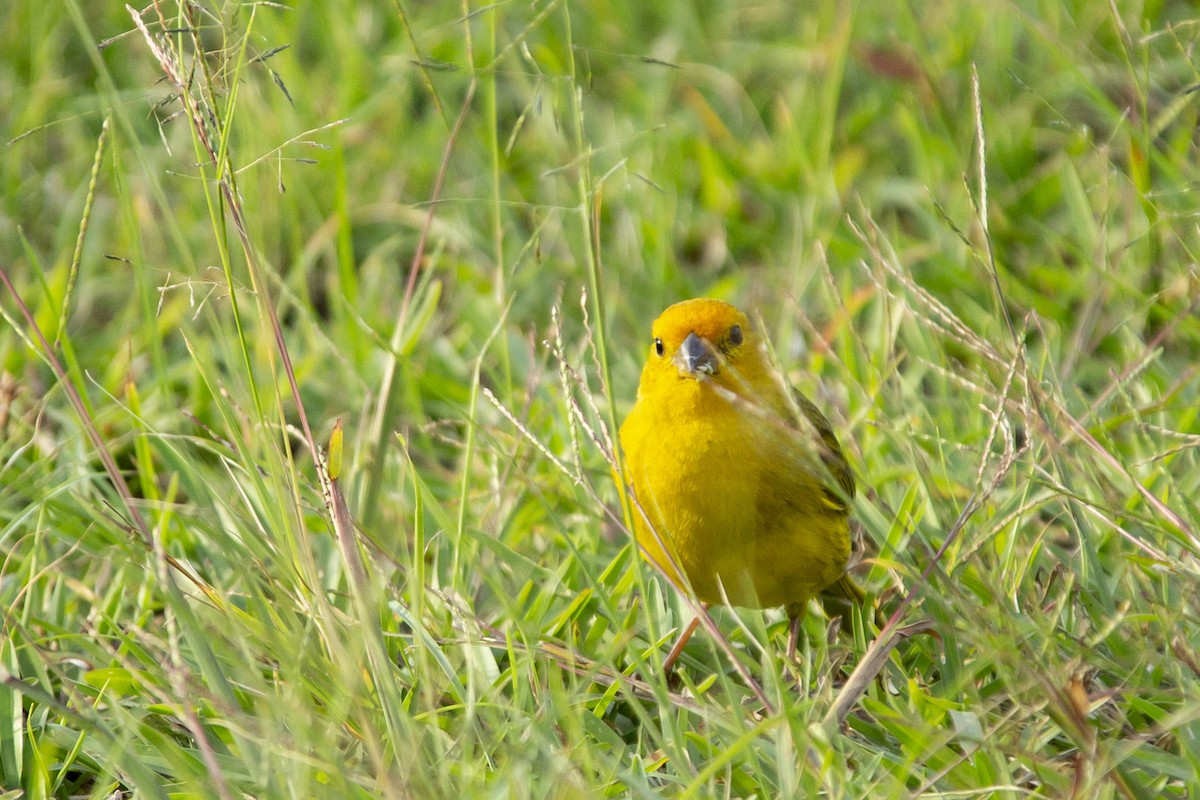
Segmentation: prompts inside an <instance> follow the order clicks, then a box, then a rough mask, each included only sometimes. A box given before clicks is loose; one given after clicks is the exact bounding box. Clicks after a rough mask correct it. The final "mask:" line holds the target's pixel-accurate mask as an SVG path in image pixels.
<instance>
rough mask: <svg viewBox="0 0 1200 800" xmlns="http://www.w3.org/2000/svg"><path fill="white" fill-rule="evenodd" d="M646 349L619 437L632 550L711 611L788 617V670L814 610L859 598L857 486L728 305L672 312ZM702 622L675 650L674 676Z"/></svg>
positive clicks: (701, 304) (702, 302) (699, 302)
mask: <svg viewBox="0 0 1200 800" xmlns="http://www.w3.org/2000/svg"><path fill="white" fill-rule="evenodd" d="M651 337H652V344H651V345H650V351H649V354H648V356H647V360H646V365H645V368H644V369H643V370H642V377H641V382H640V383H639V385H638V394H637V402H636V403H635V404H634V406H633V409H632V410H631V411H630V412H629V416H628V418H626V420H625V422H624V424H623V425H622V426H621V447H622V448H623V449H624V451H625V459H626V469H627V475H628V478H629V482H630V483H631V484H632V486H633V491H634V496H635V497H636V499H637V501H638V505H639V506H640V509H641V512H639V511H638V510H637V509H635V510H634V525H635V531H636V535H637V540H638V543H639V544H640V545H641V547H642V549H643V551H644V553H645V555H646V557H647V558H649V559H650V560H651V561H653V562H654V563H655V564H656V565H657V566H658V567H659V568H660V569H661V570H662V571H663V572H664V573H665V574H666V575H667V577H668V578H670V579H671V580H672V582H674V583H675V584H676V585H677V586H680V587H688V586H690V588H691V590H692V591H693V592H694V593H695V596H696V598H697V599H698V600H700V601H701V602H702V603H704V604H705V605H709V604H713V603H723V602H729V603H732V604H733V605H738V606H744V607H749V608H770V607H775V606H783V607H784V608H785V610H786V612H787V615H788V617H789V620H790V630H789V637H788V656H789V657H792V656H794V654H795V646H796V638H797V634H798V631H799V624H800V621H801V619H802V618H803V615H804V611H805V608H806V606H807V605H808V601H809V600H810V599H812V598H813V597H814V596H816V595H818V594H820V593H826V594H829V595H834V596H837V597H840V598H843V599H846V600H855V601H857V600H861V599H862V597H863V593H862V590H861V589H859V588H858V586H856V585H855V584H854V582H853V581H852V580H851V579H850V577H849V576H848V575H846V564H847V561H848V560H849V558H850V527H849V513H850V508H849V504H850V501H851V500H852V499H853V497H854V477H853V475H852V473H851V471H850V467H849V465H848V464H847V463H846V459H845V456H844V455H843V454H842V449H841V446H840V445H839V444H838V440H837V438H836V437H835V436H834V434H833V429H832V428H831V427H830V425H829V422H828V420H826V419H825V417H824V416H823V415H822V414H821V412H820V411H818V410H817V408H816V406H814V405H813V404H812V403H811V402H810V401H809V400H808V399H807V398H805V397H803V396H802V395H800V394H799V393H794V394H792V393H790V392H789V389H788V387H787V386H786V385H784V384H783V383H782V382H781V380H780V379H779V377H778V372H777V371H776V370H775V369H774V368H773V365H772V363H771V360H770V358H769V356H768V353H767V348H766V345H765V342H764V341H763V340H762V338H761V337H760V336H759V334H758V333H757V332H756V331H755V330H754V328H753V326H752V325H751V324H750V320H749V319H748V318H747V317H746V315H745V314H743V313H742V312H741V311H739V310H737V309H736V308H734V307H733V306H731V305H729V304H728V303H724V302H721V301H719V300H708V299H696V300H685V301H683V302H681V303H676V304H675V305H673V306H671V307H669V308H668V309H667V310H666V311H664V312H663V313H662V315H661V316H660V317H659V318H658V319H657V320H655V322H654V326H653V329H652V333H651ZM642 512H644V516H643V513H642ZM685 578H686V580H685ZM696 622H697V621H693V622H692V624H691V626H690V627H689V628H688V629H687V630H685V631H684V633H683V635H682V636H681V639H680V641H679V642H677V643H676V645H675V647H673V648H672V650H671V654H670V655H669V656H668V658H667V661H666V663H665V665H664V667H665V669H666V670H667V671H668V672H669V671H670V670H671V668H672V667H673V665H674V662H675V659H677V658H678V656H679V654H680V653H681V652H682V650H683V644H684V643H685V642H686V640H687V637H688V636H690V635H691V632H692V631H693V630H694V629H695V626H696Z"/></svg>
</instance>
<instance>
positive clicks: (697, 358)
mask: <svg viewBox="0 0 1200 800" xmlns="http://www.w3.org/2000/svg"><path fill="white" fill-rule="evenodd" d="M675 365H676V366H678V367H679V369H680V370H682V371H684V372H687V373H688V374H691V375H696V374H697V373H701V372H703V373H704V374H705V375H716V374H717V367H718V366H719V365H718V363H717V354H716V353H714V352H713V348H712V345H710V344H709V343H708V342H707V341H706V340H705V339H703V338H702V337H700V336H697V335H696V334H694V333H689V334H688V335H687V338H686V339H684V340H683V344H681V345H679V350H677V351H676V353H675Z"/></svg>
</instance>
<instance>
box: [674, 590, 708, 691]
mask: <svg viewBox="0 0 1200 800" xmlns="http://www.w3.org/2000/svg"><path fill="white" fill-rule="evenodd" d="M701 608H702V609H703V610H702V611H701V613H705V612H707V611H708V604H707V603H705V604H704V605H702V606H701ZM699 624H700V616H699V615H696V616H694V617H692V621H691V622H689V623H688V624H687V627H686V628H684V629H683V633H681V634H679V638H678V639H676V640H675V644H673V645H671V652H669V653H667V660H666V661H664V662H663V673H664V674H666V675H670V674H671V670H673V669H674V668H675V662H676V661H678V660H679V656H681V655H682V654H683V646H684V645H685V644H687V643H688V640H689V639H691V638H692V634H693V633H695V632H696V626H698V625H699Z"/></svg>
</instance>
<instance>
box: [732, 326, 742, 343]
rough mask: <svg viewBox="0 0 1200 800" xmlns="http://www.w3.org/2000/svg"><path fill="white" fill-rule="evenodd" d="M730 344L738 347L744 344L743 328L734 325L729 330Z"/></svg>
mask: <svg viewBox="0 0 1200 800" xmlns="http://www.w3.org/2000/svg"><path fill="white" fill-rule="evenodd" d="M729 343H730V344H731V345H733V346H734V347H736V346H737V345H739V344H741V343H742V326H741V325H734V326H733V327H732V328H730V329H729Z"/></svg>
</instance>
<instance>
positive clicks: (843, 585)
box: [821, 574, 883, 630]
mask: <svg viewBox="0 0 1200 800" xmlns="http://www.w3.org/2000/svg"><path fill="white" fill-rule="evenodd" d="M866 599H867V593H866V592H864V591H863V590H862V587H861V586H859V585H858V584H857V583H855V582H854V579H853V578H851V577H850V576H849V575H848V574H846V575H842V577H840V578H838V579H837V580H836V581H834V582H833V583H831V584H830V585H829V586H827V587H825V589H824V590H823V591H822V592H821V605H822V606H823V607H824V609H825V614H826V615H827V616H829V617H831V618H832V617H841V618H842V624H843V625H844V626H845V629H846V630H849V629H850V628H849V626H850V625H851V624H852V621H853V619H854V614H853V610H852V605H862V603H863V602H864V601H865V600H866ZM867 610H868V609H863V611H864V616H866V613H865V612H866V611H867ZM873 615H874V618H875V624H876V625H878V626H880V627H882V626H883V618H882V615H881V612H880V609H879V607H878V606H876V607H875V608H874V609H873Z"/></svg>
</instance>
